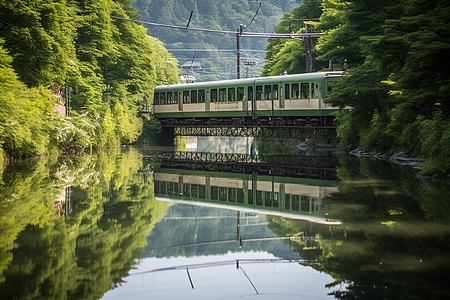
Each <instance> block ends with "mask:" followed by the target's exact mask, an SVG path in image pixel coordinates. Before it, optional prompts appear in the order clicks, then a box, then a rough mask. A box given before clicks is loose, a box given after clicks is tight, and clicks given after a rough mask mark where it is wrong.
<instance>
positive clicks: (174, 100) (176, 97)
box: [173, 92, 178, 104]
mask: <svg viewBox="0 0 450 300" xmlns="http://www.w3.org/2000/svg"><path fill="white" fill-rule="evenodd" d="M173 103H174V104H178V92H173Z"/></svg>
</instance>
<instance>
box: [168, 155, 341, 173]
mask: <svg viewBox="0 0 450 300" xmlns="http://www.w3.org/2000/svg"><path fill="white" fill-rule="evenodd" d="M160 158H162V161H161V167H164V168H181V169H190V170H204V171H221V172H232V173H241V174H242V173H243V174H259V175H267V176H288V177H301V178H312V179H323V180H325V179H326V180H336V178H337V176H336V162H335V158H334V157H333V156H331V155H316V156H311V155H251V154H239V153H209V152H185V151H177V152H168V153H162V154H161V155H160Z"/></svg>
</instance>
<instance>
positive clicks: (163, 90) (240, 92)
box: [153, 72, 342, 125]
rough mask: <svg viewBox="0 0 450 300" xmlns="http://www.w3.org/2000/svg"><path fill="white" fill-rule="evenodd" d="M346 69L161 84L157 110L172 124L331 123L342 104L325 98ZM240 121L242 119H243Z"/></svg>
mask: <svg viewBox="0 0 450 300" xmlns="http://www.w3.org/2000/svg"><path fill="white" fill-rule="evenodd" d="M341 76H342V72H318V73H307V74H298V75H285V76H270V77H260V78H248V79H235V80H222V81H213V82H202V83H192V84H176V85H165V86H158V87H156V88H155V94H154V101H153V102H154V103H153V105H154V115H155V116H156V117H158V118H159V119H161V120H162V122H164V123H166V124H168V125H176V124H226V122H229V121H230V119H232V120H233V124H235V125H236V124H250V123H252V122H255V120H256V121H257V123H258V124H264V123H265V122H269V121H270V122H271V124H276V125H302V124H307V123H310V124H314V125H327V124H329V123H330V122H331V121H332V117H330V115H331V114H332V113H333V112H334V111H336V110H337V108H335V107H331V106H330V105H328V104H325V103H324V101H323V100H324V98H325V96H326V94H327V92H329V91H330V90H331V86H332V83H333V81H335V80H337V79H338V78H340V77H341ZM238 121H239V122H240V123H238Z"/></svg>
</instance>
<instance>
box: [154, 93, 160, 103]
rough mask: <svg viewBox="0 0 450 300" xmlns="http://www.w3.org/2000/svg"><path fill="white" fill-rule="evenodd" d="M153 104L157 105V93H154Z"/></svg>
mask: <svg viewBox="0 0 450 300" xmlns="http://www.w3.org/2000/svg"><path fill="white" fill-rule="evenodd" d="M153 102H154V103H155V105H159V93H155V96H154V97H153Z"/></svg>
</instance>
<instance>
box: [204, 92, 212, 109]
mask: <svg viewBox="0 0 450 300" xmlns="http://www.w3.org/2000/svg"><path fill="white" fill-rule="evenodd" d="M209 95H210V94H209V90H206V96H205V97H206V98H205V111H209V108H210V104H211V98H210V96H209Z"/></svg>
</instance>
